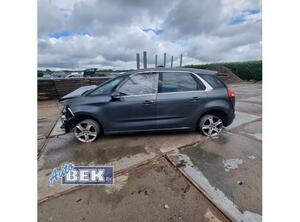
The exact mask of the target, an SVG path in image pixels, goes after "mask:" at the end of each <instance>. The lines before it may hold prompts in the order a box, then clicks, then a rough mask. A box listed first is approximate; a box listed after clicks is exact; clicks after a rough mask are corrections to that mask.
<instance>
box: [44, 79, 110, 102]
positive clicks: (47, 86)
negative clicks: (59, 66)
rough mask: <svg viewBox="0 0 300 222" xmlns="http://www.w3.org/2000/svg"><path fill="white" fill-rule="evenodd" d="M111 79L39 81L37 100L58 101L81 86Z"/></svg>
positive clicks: (97, 83)
mask: <svg viewBox="0 0 300 222" xmlns="http://www.w3.org/2000/svg"><path fill="white" fill-rule="evenodd" d="M109 79H111V78H109V77H90V78H72V79H39V80H38V99H39V100H43V99H59V98H61V97H63V96H64V95H66V94H68V93H70V92H72V91H74V90H75V89H78V88H79V87H82V86H88V85H99V84H101V83H103V82H105V81H107V80H109Z"/></svg>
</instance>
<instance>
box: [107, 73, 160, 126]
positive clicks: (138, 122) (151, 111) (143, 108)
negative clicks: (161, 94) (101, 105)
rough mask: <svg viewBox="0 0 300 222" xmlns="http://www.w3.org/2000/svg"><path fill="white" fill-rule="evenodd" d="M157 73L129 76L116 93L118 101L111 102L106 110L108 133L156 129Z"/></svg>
mask: <svg viewBox="0 0 300 222" xmlns="http://www.w3.org/2000/svg"><path fill="white" fill-rule="evenodd" d="M157 83H158V73H157V72H151V73H139V74H133V75H131V76H130V77H129V78H128V79H127V80H125V81H124V83H122V85H121V86H120V87H118V88H117V89H116V91H118V92H120V93H122V94H123V96H122V97H121V99H120V100H117V101H111V102H110V103H109V107H107V108H106V115H107V116H109V119H110V123H111V124H110V127H109V131H113V132H121V131H124V132H125V131H142V130H151V129H155V128H156V123H157V122H156V117H157V112H156V94H157Z"/></svg>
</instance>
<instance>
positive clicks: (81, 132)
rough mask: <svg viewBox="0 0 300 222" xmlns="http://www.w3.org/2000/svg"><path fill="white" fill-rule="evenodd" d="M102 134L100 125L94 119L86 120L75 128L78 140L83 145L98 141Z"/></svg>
mask: <svg viewBox="0 0 300 222" xmlns="http://www.w3.org/2000/svg"><path fill="white" fill-rule="evenodd" d="M99 133H100V127H99V124H98V123H97V122H96V121H95V120H92V119H85V120H83V121H81V122H80V123H78V124H77V125H76V126H75V128H74V135H75V137H76V139H78V140H79V141H80V142H83V143H90V142H93V141H94V140H96V139H97V137H98V135H99Z"/></svg>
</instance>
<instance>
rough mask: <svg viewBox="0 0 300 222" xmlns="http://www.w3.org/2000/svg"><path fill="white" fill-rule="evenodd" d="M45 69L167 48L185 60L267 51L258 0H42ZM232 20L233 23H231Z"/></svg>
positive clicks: (108, 62)
mask: <svg viewBox="0 0 300 222" xmlns="http://www.w3.org/2000/svg"><path fill="white" fill-rule="evenodd" d="M38 5H39V8H38V10H39V12H38V19H39V21H38V24H39V25H38V66H39V67H40V68H71V69H77V68H88V67H97V68H121V69H126V68H135V65H136V63H135V56H136V53H137V52H139V53H142V52H143V51H144V50H147V52H148V61H149V66H152V65H154V56H155V54H157V55H158V57H159V64H162V56H163V53H164V52H166V53H167V55H168V61H169V60H170V56H171V55H173V56H174V64H175V65H176V64H178V63H179V55H180V54H181V53H183V55H184V64H190V63H194V64H195V63H208V62H218V61H240V60H252V59H260V58H261V3H260V1H255V0H221V1H219V0H201V1H197V0H185V1H183V0H174V1H171V0H164V1H161V0H154V1H146V0H141V1H135V0H127V1H122V0H114V1H108V0H72V1H71V0H65V1H59V0H39V1H38ZM230 21H231V22H230Z"/></svg>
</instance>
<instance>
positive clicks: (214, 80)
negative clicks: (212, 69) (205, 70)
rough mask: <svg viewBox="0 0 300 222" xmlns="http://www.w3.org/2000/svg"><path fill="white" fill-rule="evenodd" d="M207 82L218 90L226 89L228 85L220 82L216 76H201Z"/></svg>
mask: <svg viewBox="0 0 300 222" xmlns="http://www.w3.org/2000/svg"><path fill="white" fill-rule="evenodd" d="M201 77H202V78H203V79H204V80H205V81H206V82H208V83H209V85H211V87H213V88H214V89H217V88H224V87H225V88H226V85H225V84H224V83H223V82H222V81H221V80H219V79H218V78H217V77H216V76H212V75H202V76H201Z"/></svg>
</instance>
